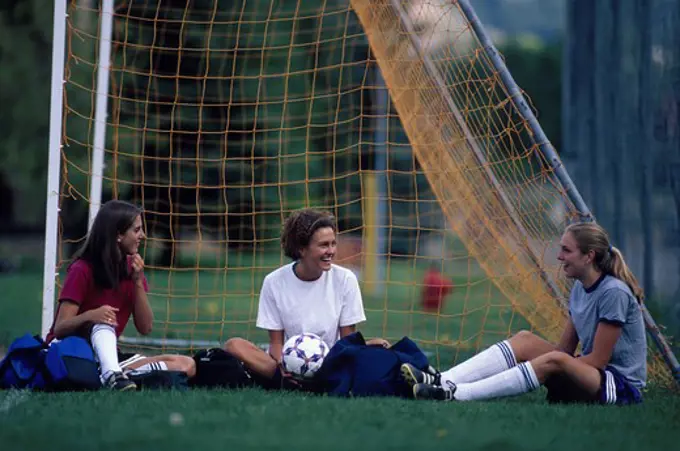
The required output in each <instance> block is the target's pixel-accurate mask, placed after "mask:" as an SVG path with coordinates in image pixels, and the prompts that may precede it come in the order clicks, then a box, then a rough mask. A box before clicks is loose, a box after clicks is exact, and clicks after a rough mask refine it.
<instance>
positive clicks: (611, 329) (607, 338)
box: [579, 321, 622, 370]
mask: <svg viewBox="0 0 680 451" xmlns="http://www.w3.org/2000/svg"><path fill="white" fill-rule="evenodd" d="M621 329H622V327H621V325H620V324H614V323H608V322H605V321H600V322H599V323H598V325H597V329H596V330H595V339H594V340H593V350H592V352H591V353H590V354H588V355H584V356H582V357H579V360H580V361H582V362H585V363H587V364H588V365H590V366H594V367H595V368H600V369H602V370H603V369H604V368H605V367H606V366H607V364H608V363H609V360H611V358H612V353H613V352H614V346H615V345H616V342H617V341H618V339H619V337H620V336H621Z"/></svg>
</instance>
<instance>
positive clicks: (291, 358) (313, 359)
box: [282, 333, 328, 379]
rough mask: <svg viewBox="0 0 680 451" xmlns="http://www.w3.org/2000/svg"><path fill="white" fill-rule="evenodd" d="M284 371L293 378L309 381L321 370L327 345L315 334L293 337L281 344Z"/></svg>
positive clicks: (326, 353) (326, 352)
mask: <svg viewBox="0 0 680 451" xmlns="http://www.w3.org/2000/svg"><path fill="white" fill-rule="evenodd" d="M282 354H283V357H282V364H283V369H284V371H286V372H288V373H291V374H292V375H293V376H295V377H298V378H302V379H309V378H312V377H313V376H314V375H315V374H316V372H317V371H318V370H319V368H321V364H323V359H324V358H325V357H326V355H328V345H327V344H326V342H325V341H323V340H322V339H321V337H319V336H318V335H316V334H312V333H304V334H300V335H293V336H292V337H290V338H289V339H288V340H286V342H285V343H284V344H283V352H282Z"/></svg>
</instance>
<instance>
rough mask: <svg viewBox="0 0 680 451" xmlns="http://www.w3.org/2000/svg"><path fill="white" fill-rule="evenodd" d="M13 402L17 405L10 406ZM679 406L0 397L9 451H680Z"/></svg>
mask: <svg viewBox="0 0 680 451" xmlns="http://www.w3.org/2000/svg"><path fill="white" fill-rule="evenodd" d="M8 398H9V400H8ZM678 412H680V398H678V397H668V396H665V395H664V394H663V393H660V392H659V393H650V394H648V399H647V400H646V402H645V403H643V404H642V405H638V406H632V407H625V408H619V407H602V406H551V405H548V404H546V403H545V402H544V401H543V400H542V396H541V393H537V394H533V395H526V396H523V397H518V398H513V399H509V400H502V401H492V402H476V403H436V402H416V401H409V400H401V399H392V398H370V399H369V398H357V399H336V398H329V397H316V396H304V395H299V394H294V393H271V392H264V391H261V390H256V389H252V390H240V391H188V392H140V393H126V394H120V393H110V392H99V393H61V394H36V393H34V394H25V395H24V394H16V393H11V392H4V393H3V392H0V423H1V424H2V427H1V428H0V447H1V448H2V449H8V450H10V449H50V450H61V449H64V450H79V449H88V450H89V449H98V450H107V449H111V450H117V449H149V448H151V449H163V450H167V451H171V450H184V449H216V448H219V449H264V450H266V449H310V450H312V449H313V450H317V449H323V450H335V449H338V450H347V449H414V450H426V449H449V450H450V449H460V450H473V449H480V450H504V451H507V450H514V449H517V450H545V449H550V450H551V451H560V450H565V451H566V450H569V451H573V450H574V449H593V450H594V449H600V450H635V451H639V450H641V449H645V450H672V449H676V447H677V443H678V440H680V430H679V429H678V428H677V420H678V416H677V415H678Z"/></svg>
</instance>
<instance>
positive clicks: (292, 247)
mask: <svg viewBox="0 0 680 451" xmlns="http://www.w3.org/2000/svg"><path fill="white" fill-rule="evenodd" d="M322 227H330V228H332V229H333V231H334V232H335V231H336V230H337V229H336V226H335V218H334V217H333V215H331V214H330V213H328V212H326V211H320V210H314V209H311V208H305V209H302V210H296V211H294V212H293V213H291V214H290V216H288V218H286V221H285V222H284V223H283V232H282V233H281V247H282V248H283V253H284V254H286V256H287V257H289V258H291V259H293V260H298V259H299V258H300V257H301V255H300V250H301V249H303V248H305V247H306V246H308V245H309V242H310V240H311V239H312V235H314V232H316V231H317V230H318V229H320V228H322Z"/></svg>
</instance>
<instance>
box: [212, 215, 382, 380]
mask: <svg viewBox="0 0 680 451" xmlns="http://www.w3.org/2000/svg"><path fill="white" fill-rule="evenodd" d="M335 232H336V226H335V220H334V218H333V216H332V215H330V214H329V213H326V212H322V211H317V210H312V209H304V210H298V211H296V212H293V213H292V214H291V215H290V216H289V217H288V218H287V219H286V221H285V223H284V226H283V233H282V235H281V246H282V247H283V250H284V253H285V254H286V256H288V257H290V258H291V259H292V260H293V262H292V263H289V264H287V265H284V266H282V267H280V268H278V269H276V270H274V271H272V272H271V273H269V274H268V275H267V276H266V277H265V279H264V282H263V283H262V289H261V291H260V303H259V307H258V313H257V323H256V325H257V327H259V328H261V329H266V330H267V331H269V352H268V353H267V352H265V351H263V350H262V349H260V348H259V347H258V346H256V345H255V344H253V343H251V342H249V341H247V340H245V339H243V338H232V339H230V340H229V341H227V343H226V344H225V349H226V350H227V351H228V352H229V353H231V354H232V355H234V356H236V357H237V358H238V359H240V360H241V361H242V362H243V363H244V364H245V366H246V367H247V368H248V369H249V370H250V371H251V373H254V375H256V376H259V377H261V378H264V379H265V380H268V381H270V382H271V383H270V384H266V385H270V386H276V385H279V386H280V383H281V381H282V380H283V378H286V377H287V376H288V375H286V374H285V373H283V372H282V371H281V365H280V363H281V352H282V349H283V344H284V343H285V341H286V340H287V339H288V338H289V337H291V336H293V335H297V334H301V333H314V334H317V335H318V336H320V337H321V338H322V339H323V340H324V341H325V342H326V344H328V346H329V347H332V346H333V345H334V344H335V342H336V341H337V340H338V339H340V338H343V337H345V336H347V335H349V334H351V333H353V332H354V331H355V330H356V325H357V324H358V323H360V322H363V321H366V316H365V315H364V307H363V302H362V299H361V291H360V290H359V283H358V281H357V278H356V276H355V275H354V273H353V272H352V271H350V270H349V269H346V268H343V267H341V266H337V265H334V264H332V261H333V257H334V256H335V251H336V239H335ZM367 344H372V345H376V344H377V345H382V346H389V344H388V343H387V342H386V341H385V340H382V339H373V340H369V341H368V343H367Z"/></svg>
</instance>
